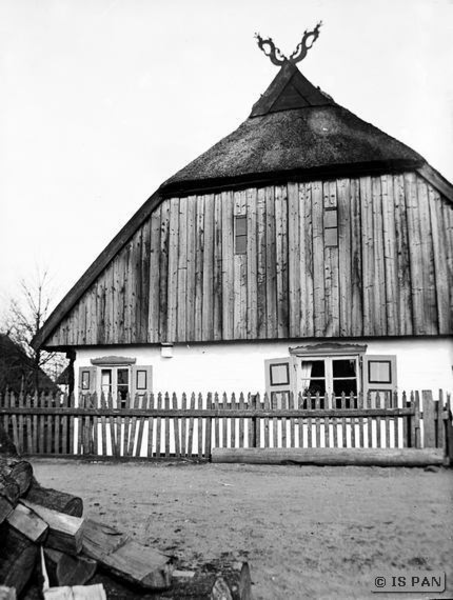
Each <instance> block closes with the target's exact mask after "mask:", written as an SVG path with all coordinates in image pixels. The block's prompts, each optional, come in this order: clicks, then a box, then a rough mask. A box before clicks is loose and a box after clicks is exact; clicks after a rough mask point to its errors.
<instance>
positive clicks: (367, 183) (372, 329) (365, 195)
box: [360, 177, 380, 336]
mask: <svg viewBox="0 0 453 600" xmlns="http://www.w3.org/2000/svg"><path fill="white" fill-rule="evenodd" d="M360 200H361V231H362V260H363V268H362V279H363V324H364V326H363V329H364V334H365V335H367V336H369V335H379V333H380V332H379V331H378V330H377V329H378V328H376V320H377V319H378V317H379V310H380V309H379V307H378V313H376V314H374V312H373V310H374V308H375V302H374V282H375V267H376V263H375V256H374V239H373V234H374V228H373V200H372V191H371V177H361V178H360Z"/></svg>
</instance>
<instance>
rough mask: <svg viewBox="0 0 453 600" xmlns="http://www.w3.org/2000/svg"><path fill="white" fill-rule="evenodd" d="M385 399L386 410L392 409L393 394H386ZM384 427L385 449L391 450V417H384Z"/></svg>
mask: <svg viewBox="0 0 453 600" xmlns="http://www.w3.org/2000/svg"><path fill="white" fill-rule="evenodd" d="M384 399H385V408H390V406H391V399H392V396H391V392H384ZM384 427H385V447H386V448H390V417H388V416H387V417H384Z"/></svg>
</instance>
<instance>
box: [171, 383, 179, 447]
mask: <svg viewBox="0 0 453 600" xmlns="http://www.w3.org/2000/svg"><path fill="white" fill-rule="evenodd" d="M172 407H173V410H174V411H175V417H174V419H173V430H174V436H175V456H176V458H180V457H181V446H180V436H179V418H178V398H177V397H176V394H174V393H173V394H172Z"/></svg>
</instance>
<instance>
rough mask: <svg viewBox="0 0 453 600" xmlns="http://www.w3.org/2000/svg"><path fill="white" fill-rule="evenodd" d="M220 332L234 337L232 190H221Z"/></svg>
mask: <svg viewBox="0 0 453 600" xmlns="http://www.w3.org/2000/svg"><path fill="white" fill-rule="evenodd" d="M221 205H222V207H221V208H222V215H221V219H222V231H221V239H222V334H223V339H225V340H231V339H233V337H234V248H233V244H234V225H233V219H234V201H233V193H232V192H222V196H221Z"/></svg>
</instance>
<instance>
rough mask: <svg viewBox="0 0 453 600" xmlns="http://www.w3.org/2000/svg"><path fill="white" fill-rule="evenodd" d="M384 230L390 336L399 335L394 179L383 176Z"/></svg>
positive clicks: (387, 327) (387, 326)
mask: <svg viewBox="0 0 453 600" xmlns="http://www.w3.org/2000/svg"><path fill="white" fill-rule="evenodd" d="M381 194H382V228H383V243H384V273H385V303H386V316H387V323H386V330H387V333H388V335H397V333H398V310H397V296H398V291H397V289H398V279H397V272H396V239H395V206H394V202H393V197H394V196H393V177H392V176H391V175H382V176H381Z"/></svg>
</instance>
